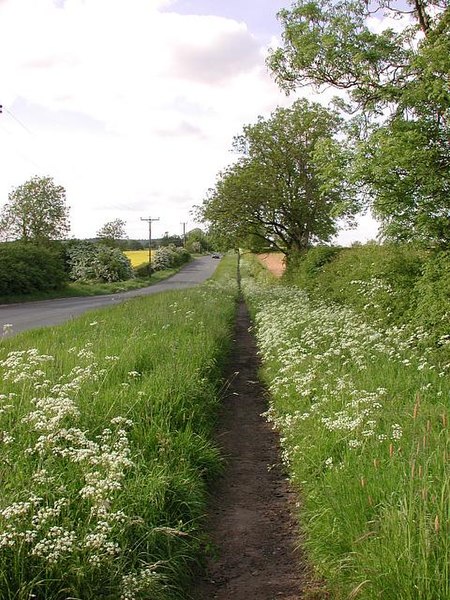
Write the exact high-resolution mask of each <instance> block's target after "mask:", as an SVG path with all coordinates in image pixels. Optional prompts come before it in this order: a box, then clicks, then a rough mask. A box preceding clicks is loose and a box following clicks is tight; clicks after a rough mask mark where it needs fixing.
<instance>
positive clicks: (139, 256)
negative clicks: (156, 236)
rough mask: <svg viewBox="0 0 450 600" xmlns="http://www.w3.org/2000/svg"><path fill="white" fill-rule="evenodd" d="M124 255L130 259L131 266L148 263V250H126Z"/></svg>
mask: <svg viewBox="0 0 450 600" xmlns="http://www.w3.org/2000/svg"><path fill="white" fill-rule="evenodd" d="M125 256H128V258H129V259H130V260H131V264H132V265H133V267H137V266H138V265H142V263H148V250H126V251H125Z"/></svg>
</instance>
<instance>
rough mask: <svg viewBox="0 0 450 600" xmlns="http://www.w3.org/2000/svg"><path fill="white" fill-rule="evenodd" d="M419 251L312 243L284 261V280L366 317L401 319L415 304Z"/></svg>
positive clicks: (420, 261) (422, 256) (386, 320)
mask: <svg viewBox="0 0 450 600" xmlns="http://www.w3.org/2000/svg"><path fill="white" fill-rule="evenodd" d="M424 260H425V254H424V252H423V251H420V250H418V249H416V248H414V247H411V246H406V245H404V246H401V245H385V246H379V245H372V244H368V245H365V246H359V247H355V248H341V249H337V248H313V249H311V250H310V251H309V252H307V253H306V254H304V255H300V256H297V257H294V258H293V260H291V261H289V262H288V269H287V273H286V275H285V277H286V280H287V281H289V282H292V283H295V284H297V285H299V286H300V287H302V288H304V289H305V290H307V291H308V293H309V294H310V295H311V297H313V298H315V299H321V298H322V299H323V298H326V299H327V300H328V301H331V302H336V303H339V304H340V305H347V306H351V307H352V308H353V309H355V310H357V311H358V312H360V313H362V314H364V315H365V316H366V317H367V318H369V319H371V320H381V321H382V322H383V323H385V324H387V323H402V322H405V320H407V319H408V315H409V311H410V310H411V307H413V306H415V302H416V289H415V285H416V282H417V281H418V279H419V277H420V275H421V269H422V265H423V262H424Z"/></svg>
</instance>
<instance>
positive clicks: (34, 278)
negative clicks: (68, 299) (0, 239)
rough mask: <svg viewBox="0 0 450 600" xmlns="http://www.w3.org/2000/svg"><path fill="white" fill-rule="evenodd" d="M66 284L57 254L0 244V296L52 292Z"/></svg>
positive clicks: (28, 245)
mask: <svg viewBox="0 0 450 600" xmlns="http://www.w3.org/2000/svg"><path fill="white" fill-rule="evenodd" d="M65 281H66V274H65V272H64V265H63V260H62V257H61V254H60V252H58V251H57V250H56V249H55V248H52V247H44V246H38V245H35V244H32V243H23V242H5V243H3V244H0V296H11V295H15V294H31V293H34V292H37V291H46V290H55V289H59V288H61V287H63V285H64V283H65Z"/></svg>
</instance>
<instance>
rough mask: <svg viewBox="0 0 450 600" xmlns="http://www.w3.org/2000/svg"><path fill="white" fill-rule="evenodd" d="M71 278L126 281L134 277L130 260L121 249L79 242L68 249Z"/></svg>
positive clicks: (75, 279)
mask: <svg viewBox="0 0 450 600" xmlns="http://www.w3.org/2000/svg"><path fill="white" fill-rule="evenodd" d="M66 254H67V263H68V266H69V276H70V279H72V280H73V281H103V282H112V281H125V280H127V279H132V278H133V277H134V273H133V268H132V266H131V262H130V259H129V258H127V257H126V256H125V254H124V253H123V252H122V251H121V250H120V249H119V248H111V247H109V246H105V245H104V244H93V243H92V242H83V241H82V242H77V243H75V244H69V245H68V246H67V247H66Z"/></svg>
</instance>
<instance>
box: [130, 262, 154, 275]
mask: <svg viewBox="0 0 450 600" xmlns="http://www.w3.org/2000/svg"><path fill="white" fill-rule="evenodd" d="M153 271H154V270H153V269H152V267H151V266H150V265H149V264H148V263H143V264H142V265H137V266H136V267H133V272H134V274H135V276H136V277H149V276H150V275H151V274H152V273H153Z"/></svg>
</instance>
